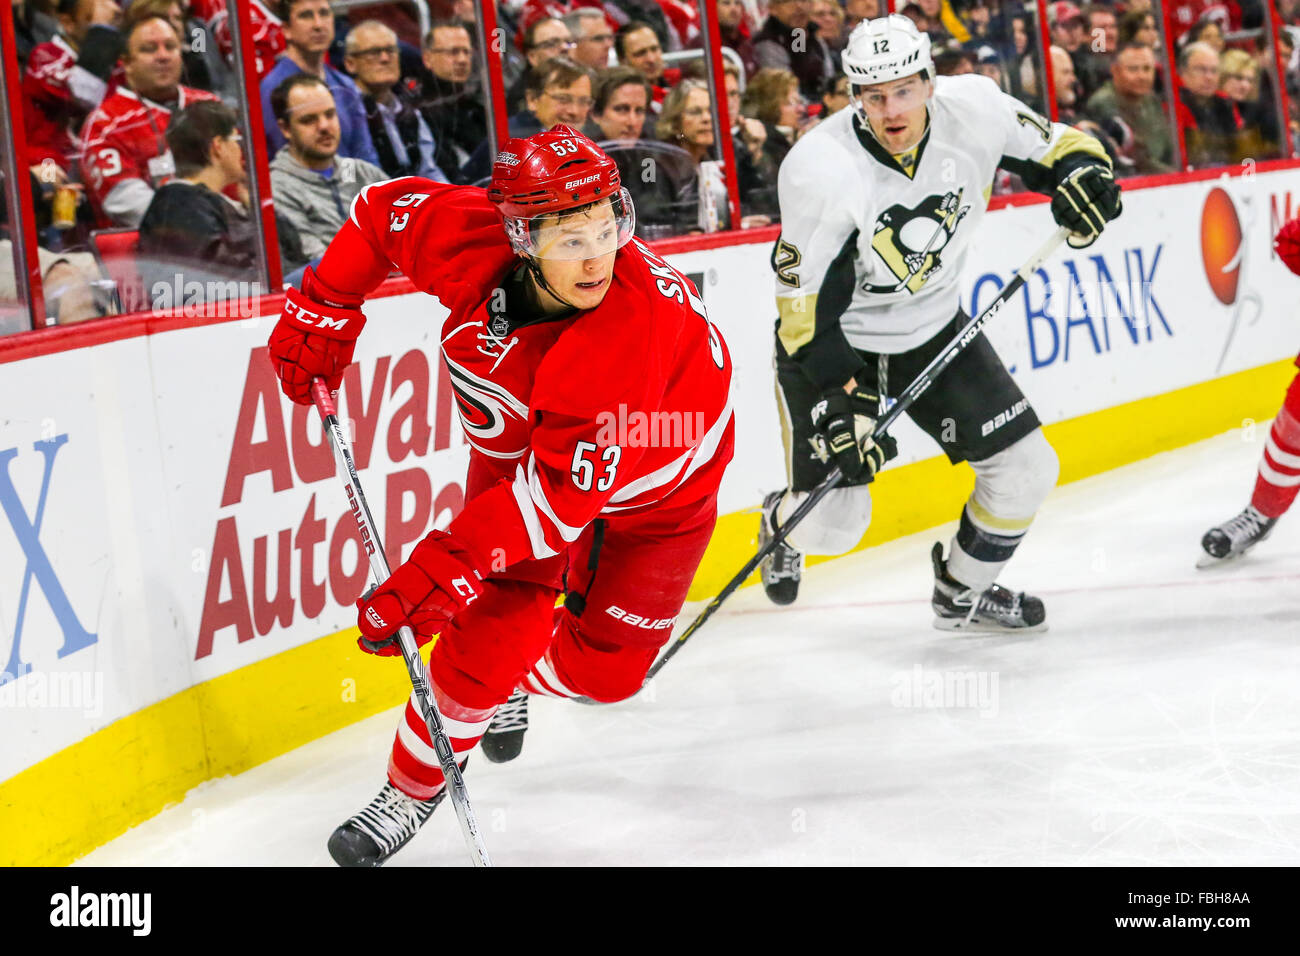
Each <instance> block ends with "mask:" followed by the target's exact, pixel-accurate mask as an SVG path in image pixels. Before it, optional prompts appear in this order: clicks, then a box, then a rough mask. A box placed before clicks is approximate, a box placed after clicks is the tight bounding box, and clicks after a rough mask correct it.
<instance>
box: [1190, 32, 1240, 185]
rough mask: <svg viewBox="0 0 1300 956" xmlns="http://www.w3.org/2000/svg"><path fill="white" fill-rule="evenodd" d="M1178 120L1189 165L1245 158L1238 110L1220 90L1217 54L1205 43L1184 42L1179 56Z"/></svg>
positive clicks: (1220, 162) (1216, 163) (1210, 164)
mask: <svg viewBox="0 0 1300 956" xmlns="http://www.w3.org/2000/svg"><path fill="white" fill-rule="evenodd" d="M1178 80H1179V83H1178V87H1179V88H1178V99H1179V103H1178V122H1179V124H1180V125H1181V126H1182V127H1183V138H1184V142H1185V143H1186V144H1187V164H1188V165H1189V166H1198V167H1199V166H1222V165H1226V164H1228V163H1232V162H1236V161H1237V160H1240V159H1245V158H1246V157H1245V156H1244V155H1241V153H1242V152H1243V150H1242V149H1241V148H1240V146H1239V141H1240V140H1241V138H1242V137H1241V131H1242V129H1243V127H1244V125H1245V124H1244V123H1243V122H1242V119H1241V113H1240V111H1239V110H1238V109H1237V104H1235V103H1234V102H1233V101H1232V100H1230V99H1229V98H1228V97H1226V96H1224V95H1223V94H1222V93H1220V92H1219V54H1218V53H1216V52H1215V50H1214V47H1212V46H1210V45H1209V44H1208V43H1205V42H1202V41H1197V42H1196V43H1189V44H1187V46H1186V48H1185V49H1184V50H1183V51H1182V53H1181V54H1179V57H1178Z"/></svg>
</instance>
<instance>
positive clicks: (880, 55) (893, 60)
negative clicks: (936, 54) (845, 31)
mask: <svg viewBox="0 0 1300 956" xmlns="http://www.w3.org/2000/svg"><path fill="white" fill-rule="evenodd" d="M840 63H841V65H842V66H843V68H844V75H845V76H847V77H848V78H849V83H850V84H852V85H853V86H870V85H871V84H872V83H886V82H888V81H889V80H898V79H902V78H903V77H905V76H911V75H912V74H914V73H920V72H922V71H924V73H925V76H924V77H923V79H927V80H932V79H934V61H933V60H932V59H931V58H930V38H929V37H928V36H927V35H926V34H924V33H922V32H921V31H919V30H917V28H916V24H915V23H913V22H912V20H911V19H910V18H908V17H905V16H903V15H902V14H901V13H891V14H890V15H889V16H887V17H877V18H876V19H874V20H863V21H862V22H861V23H859V24H858V25H857V26H856V27H854V28H853V32H852V33H850V34H849V40H848V43H847V44H845V47H844V52H843V53H841V54H840Z"/></svg>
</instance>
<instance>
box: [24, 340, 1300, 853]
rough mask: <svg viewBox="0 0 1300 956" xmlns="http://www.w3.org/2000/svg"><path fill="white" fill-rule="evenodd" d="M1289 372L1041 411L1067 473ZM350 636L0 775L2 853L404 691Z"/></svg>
mask: <svg viewBox="0 0 1300 956" xmlns="http://www.w3.org/2000/svg"><path fill="white" fill-rule="evenodd" d="M1295 373H1296V369H1295V367H1294V365H1293V364H1292V363H1291V362H1290V361H1282V362H1274V363H1271V364H1269V365H1264V366H1260V367H1259V368H1255V369H1250V370H1248V371H1245V372H1241V373H1238V374H1236V375H1230V376H1227V377H1225V378H1220V379H1215V380H1214V381H1211V382H1206V383H1204V384H1201V385H1193V386H1191V387H1189V388H1184V389H1179V390H1178V391H1175V392H1170V393H1168V394H1165V395H1157V396H1154V397H1152V398H1146V399H1141V400H1140V401H1135V402H1130V403H1128V404H1126V405H1120V406H1118V407H1116V408H1110V409H1106V410H1104V411H1100V412H1094V413H1092V414H1089V415H1083V416H1081V417H1079V418H1073V419H1070V420H1068V421H1064V422H1059V423H1057V424H1055V425H1049V426H1048V427H1047V428H1046V432H1047V438H1048V440H1049V441H1050V442H1051V443H1052V446H1053V447H1054V448H1055V449H1056V451H1057V454H1058V455H1059V456H1060V458H1061V481H1062V482H1068V481H1076V480H1078V479H1080V478H1085V477H1088V476H1089V475H1094V474H1097V473H1099V472H1103V471H1107V470H1109V469H1111V468H1116V467H1118V466H1120V465H1124V464H1128V463H1129V462H1132V461H1137V460H1139V459H1142V458H1146V457H1148V456H1150V455H1154V454H1156V453H1158V452H1162V451H1168V450H1170V449H1172V448H1177V447H1180V446H1182V445H1186V444H1190V443H1191V442H1195V441H1200V440H1201V439H1204V438H1209V437H1211V436H1214V435H1217V434H1220V433H1222V432H1225V431H1228V430H1230V429H1232V428H1239V427H1242V425H1243V424H1245V422H1246V421H1247V420H1256V421H1258V420H1261V419H1268V418H1272V417H1273V416H1274V415H1275V414H1276V413H1277V409H1278V408H1279V406H1280V405H1281V403H1282V399H1283V395H1284V392H1285V390H1286V386H1287V384H1288V383H1289V382H1290V381H1291V378H1292V377H1293V376H1294V375H1295ZM775 437H776V436H775V435H774V436H773V439H774V440H775ZM1249 480H1250V477H1249V475H1243V476H1242V481H1243V482H1247V483H1248V482H1249ZM974 484H975V481H974V472H972V471H971V469H970V468H969V466H966V465H960V466H957V467H953V466H952V465H950V464H949V463H948V461H947V459H946V458H942V457H937V458H930V459H926V460H925V461H919V462H916V463H914V464H911V465H904V466H902V467H899V468H887V469H886V470H885V471H884V472H883V473H882V474H881V475H880V477H879V478H877V479H876V481H875V483H873V484H872V486H871V493H872V496H873V498H874V504H873V508H872V515H873V517H872V525H871V528H870V529H869V530H868V532H867V535H866V537H865V538H864V539H863V540H862V542H861V543H860V544H859V545H858V549H856V550H860V549H862V548H867V547H871V546H872V545H876V544H881V543H883V542H886V541H891V540H893V539H895V538H899V537H902V536H903V535H907V534H912V533H914V532H917V531H921V530H924V529H925V528H930V527H934V526H935V525H938V524H944V523H946V522H949V521H955V520H956V519H957V518H958V517H959V516H960V514H961V507H962V504H963V503H964V502H965V501H966V499H967V498H968V497H969V496H970V493H971V490H972V488H973V487H974ZM1193 530H1195V529H1193ZM757 531H758V510H757V508H755V509H752V510H750V511H744V512H738V513H734V514H727V515H723V516H721V517H720V518H719V520H718V526H717V529H716V530H715V532H714V535H713V540H712V542H711V543H710V545H709V549H708V552H707V553H706V554H705V557H704V561H703V563H702V565H701V567H700V570H699V572H698V573H697V574H696V577H695V581H694V583H693V584H692V586H691V592H690V599H691V600H693V601H697V600H708V599H709V598H711V597H713V596H714V595H715V594H717V593H718V591H720V590H721V589H722V587H723V586H724V585H725V584H726V583H727V581H729V580H730V579H731V576H732V575H733V574H735V572H736V571H738V570H739V569H740V567H741V566H742V565H743V564H744V563H745V562H746V561H747V560H748V559H749V558H750V557H751V556H752V555H753V554H754V549H755V546H756V542H757ZM1030 533H1031V534H1032V533H1033V532H1032V529H1031V531H1030ZM823 560H830V559H829V558H816V557H813V558H810V559H809V563H810V564H816V563H819V562H820V561H823ZM752 580H757V575H754V576H753V578H752V579H751V581H752ZM694 610H695V609H688V613H693V612H694ZM355 639H356V631H355V630H347V631H342V632H339V633H338V634H332V635H330V636H328V637H323V638H321V639H320V640H317V641H312V642H311V643H309V644H304V645H303V646H301V647H296V648H293V649H291V650H288V651H285V652H284V653H282V654H277V655H275V656H274V657H270V658H267V659H266V660H262V661H258V662H257V663H254V664H249V665H248V666H247V667H242V668H240V669H239V670H236V671H232V672H231V673H229V674H224V675H222V676H221V677H217V678H214V679H212V680H210V681H205V682H204V683H202V684H198V685H196V686H194V687H191V688H189V689H187V690H184V691H181V692H180V693H178V694H175V695H173V696H172V697H169V698H167V699H166V700H162V701H159V702H158V703H157V704H154V705H152V706H150V707H146V708H144V709H143V710H141V711H138V712H136V713H134V714H130V715H129V716H127V717H123V718H122V719H121V720H119V721H117V722H115V723H113V724H111V725H110V726H108V727H106V728H104V729H103V730H101V731H99V732H98V733H95V734H93V735H91V736H90V737H87V738H86V739H85V740H82V741H80V742H79V743H76V744H73V745H72V746H71V747H68V748H66V749H64V750H61V751H59V752H58V753H56V754H54V755H53V756H51V757H48V758H46V759H45V760H43V761H41V762H40V763H38V764H36V765H34V766H32V767H29V768H28V769H27V770H24V771H23V772H21V773H19V774H17V775H16V776H14V777H12V778H11V779H9V780H6V781H4V782H3V783H0V864H3V865H10V866H12V865H15V864H18V865H60V864H65V863H69V862H71V861H72V860H74V859H76V858H77V857H79V856H82V855H84V854H86V853H88V852H90V850H92V849H94V848H95V847H97V846H100V845H102V844H103V843H106V842H107V841H109V840H111V839H113V838H114V837H116V836H118V835H120V834H121V833H123V832H125V831H126V830H127V829H128V828H129V827H131V826H134V825H136V824H138V823H140V822H142V821H144V820H147V819H148V818H150V817H152V816H154V815H155V814H156V813H158V812H159V811H161V810H163V809H164V808H165V807H166V806H168V805H169V804H172V803H176V802H178V801H180V800H181V799H182V798H183V797H184V796H185V794H186V792H187V791H189V790H190V789H192V788H193V787H195V786H197V785H198V784H200V783H202V782H203V781H205V780H209V779H212V778H213V777H219V776H223V775H225V774H235V773H240V772H242V771H244V770H247V769H249V768H250V767H254V766H256V765H258V764H260V763H263V762H265V761H267V760H270V759H271V758H273V757H276V756H279V755H280V754H282V753H285V752H286V751H289V750H292V749H294V748H295V747H299V746H301V745H302V744H305V743H308V742H309V741H312V740H315V739H317V738H319V737H321V736H323V735H325V734H327V733H330V732H332V731H334V730H338V729H339V728H340V727H345V726H347V725H349V724H351V723H354V722H356V721H358V720H361V719H363V718H365V717H369V716H370V715H372V714H375V713H378V712H380V711H382V710H387V709H389V708H391V707H396V706H397V705H399V704H401V703H402V701H404V700H405V699H406V698H407V697H408V696H409V694H410V684H409V682H408V680H407V676H406V669H405V668H404V667H403V666H402V664H401V662H400V661H399V660H395V659H391V660H390V659H387V658H382V659H381V658H372V657H368V656H367V655H365V654H362V653H361V651H360V650H358V649H357V647H356V645H355ZM707 639H708V637H707V635H701V636H700V637H697V638H696V640H707ZM428 650H429V648H428V647H426V648H425V651H426V652H427V651H428ZM347 681H352V682H354V683H352V684H347V683H345V682H347ZM375 772H376V773H379V772H381V768H380V767H378V766H377V767H376V768H375ZM322 838H323V837H322Z"/></svg>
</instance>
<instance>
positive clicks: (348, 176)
mask: <svg viewBox="0 0 1300 956" xmlns="http://www.w3.org/2000/svg"><path fill="white" fill-rule="evenodd" d="M271 113H272V115H273V116H274V117H275V121H276V122H277V123H278V124H279V126H280V132H281V134H282V136H283V137H284V139H285V141H286V143H285V146H284V147H283V148H282V149H281V150H280V151H279V152H278V153H276V154H275V158H274V159H273V160H271V195H272V197H273V198H274V199H275V208H276V210H277V211H278V212H280V213H281V214H283V215H284V216H285V217H286V218H287V219H288V220H289V221H290V222H291V223H292V224H293V226H294V228H295V229H297V231H298V236H299V238H300V239H301V240H302V248H303V252H304V254H305V255H306V256H307V258H308V259H309V260H312V261H314V260H316V259H318V258H319V257H320V256H321V255H323V254H324V252H325V247H326V246H327V245H329V242H330V240H331V239H333V238H334V234H335V233H337V232H338V231H339V227H340V226H342V225H343V223H344V222H345V221H346V220H347V218H348V209H349V208H350V207H351V205H352V200H353V199H355V198H356V197H357V194H358V193H360V192H361V190H362V189H364V188H365V187H366V186H369V185H370V184H371V183H377V182H382V181H383V180H385V179H387V178H388V176H387V175H385V173H384V171H383V170H382V169H380V168H379V167H378V166H375V165H374V164H373V163H368V162H366V161H365V160H363V159H357V158H355V157H351V156H342V155H340V154H339V151H338V149H339V142H340V141H341V137H342V131H341V129H340V127H339V118H338V110H337V108H336V106H335V103H334V95H333V93H332V92H331V91H330V88H329V87H328V86H327V85H326V84H325V81H324V80H322V79H320V77H318V76H314V75H312V74H311V73H306V72H300V73H294V74H292V75H290V76H288V77H286V78H285V79H283V80H281V81H280V85H279V86H277V87H276V88H275V89H274V90H272V91H271Z"/></svg>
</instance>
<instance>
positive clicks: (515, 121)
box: [461, 56, 593, 183]
mask: <svg viewBox="0 0 1300 956" xmlns="http://www.w3.org/2000/svg"><path fill="white" fill-rule="evenodd" d="M591 80H592V75H591V71H590V70H588V69H587V68H586V67H585V66H580V65H579V64H577V63H574V62H573V61H572V60H570V59H569V58H568V57H567V56H557V57H552V58H551V59H549V60H545V61H543V62H542V63H540V64H538V65H537V66H535V67H533V68H532V70H531V71H530V72H529V73H528V87H527V88H526V89H525V90H524V97H525V104H526V105H525V107H524V109H522V110H520V111H519V112H518V113H516V114H515V115H514V116H511V117H510V122H509V126H508V129H509V133H510V136H511V137H513V138H523V137H527V136H532V135H534V134H535V133H540V132H542V130H547V129H550V128H551V127H553V126H557V125H559V124H561V123H563V124H564V125H565V126H572V127H573V128H574V129H582V127H583V125H584V124H585V123H586V122H587V114H588V113H589V112H590V110H591V105H592V102H593V100H592V96H591V92H592V81H591ZM491 173H492V153H491V151H490V150H489V147H488V143H487V141H486V140H485V141H484V142H483V143H481V144H480V145H479V147H478V149H476V150H475V151H474V155H472V156H471V157H470V158H469V161H468V162H467V163H466V164H465V166H464V167H463V168H462V170H461V174H462V175H463V176H465V178H466V180H467V181H468V182H471V183H473V182H478V181H479V180H482V179H485V178H487V177H488V176H490V175H491Z"/></svg>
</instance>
